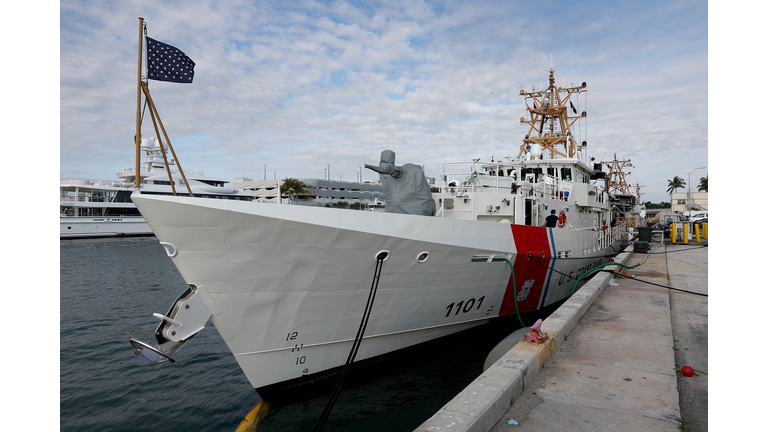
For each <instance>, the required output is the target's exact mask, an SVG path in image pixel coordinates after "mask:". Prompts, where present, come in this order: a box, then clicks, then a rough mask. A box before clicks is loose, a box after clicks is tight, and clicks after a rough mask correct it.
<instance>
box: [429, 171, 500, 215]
mask: <svg viewBox="0 0 768 432" xmlns="http://www.w3.org/2000/svg"><path fill="white" fill-rule="evenodd" d="M475 163H476V161H467V162H443V163H442V164H440V178H441V180H442V185H441V186H440V203H439V204H440V208H439V209H438V211H437V213H436V214H435V216H437V217H445V214H446V213H469V219H472V220H474V219H475V206H474V205H470V206H469V209H453V208H452V209H449V208H447V207H446V199H465V200H472V201H470V203H473V202H474V201H473V200H474V195H475V188H474V184H475V181H476V179H477V170H476V169H475ZM496 187H497V189H498V180H497V182H496ZM480 189H481V190H482V185H481V187H480ZM461 219H465V218H461Z"/></svg>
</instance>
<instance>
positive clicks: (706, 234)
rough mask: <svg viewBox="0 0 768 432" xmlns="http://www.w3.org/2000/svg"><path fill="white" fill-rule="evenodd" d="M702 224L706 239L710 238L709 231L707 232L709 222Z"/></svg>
mask: <svg viewBox="0 0 768 432" xmlns="http://www.w3.org/2000/svg"><path fill="white" fill-rule="evenodd" d="M701 226H702V228H703V231H704V233H703V234H704V239H706V240H709V233H707V228H708V227H707V222H704V223H703V224H701Z"/></svg>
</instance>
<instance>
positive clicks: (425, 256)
mask: <svg viewBox="0 0 768 432" xmlns="http://www.w3.org/2000/svg"><path fill="white" fill-rule="evenodd" d="M428 259H429V252H426V251H425V252H421V253H420V254H419V255H418V256H417V257H416V261H418V262H420V263H423V262H427V260H428Z"/></svg>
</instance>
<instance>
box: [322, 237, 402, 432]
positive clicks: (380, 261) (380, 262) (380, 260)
mask: <svg viewBox="0 0 768 432" xmlns="http://www.w3.org/2000/svg"><path fill="white" fill-rule="evenodd" d="M388 256H389V252H387V251H381V252H379V253H378V254H377V255H376V267H375V269H374V271H373V281H372V282H371V289H370V290H369V291H368V301H367V302H366V304H365V310H364V311H363V318H362V320H361V321H360V327H359V328H358V329H357V336H355V340H354V341H353V342H352V349H351V350H350V351H349V356H348V357H347V362H346V363H345V364H344V367H343V368H342V370H341V373H340V375H339V379H338V381H336V386H335V387H334V389H333V392H331V396H330V398H329V399H328V403H327V404H326V405H325V408H324V409H323V412H322V414H321V415H320V418H319V419H318V420H317V424H315V427H314V429H312V431H313V432H319V431H320V430H322V429H323V426H325V422H326V420H328V416H329V415H330V414H331V410H332V409H333V406H334V405H335V404H336V399H337V398H338V397H339V393H341V388H342V386H343V385H344V381H345V380H346V379H347V374H348V373H349V370H350V368H351V366H352V363H354V361H355V357H357V350H358V349H359V348H360V345H361V344H362V342H363V336H364V335H365V328H366V327H367V326H368V318H370V316H371V311H372V310H373V301H374V300H375V299H376V290H377V289H378V287H379V279H380V278H381V269H382V268H383V267H384V261H385V260H386V259H387V257H388Z"/></svg>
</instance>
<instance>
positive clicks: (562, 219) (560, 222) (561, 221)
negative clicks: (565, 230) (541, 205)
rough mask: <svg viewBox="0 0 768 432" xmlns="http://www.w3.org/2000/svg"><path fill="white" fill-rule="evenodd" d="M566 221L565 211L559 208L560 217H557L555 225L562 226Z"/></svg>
mask: <svg viewBox="0 0 768 432" xmlns="http://www.w3.org/2000/svg"><path fill="white" fill-rule="evenodd" d="M567 221H568V217H567V216H566V215H565V211H563V210H560V217H558V218H557V226H558V227H560V228H562V227H564V226H565V223H566V222H567Z"/></svg>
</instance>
